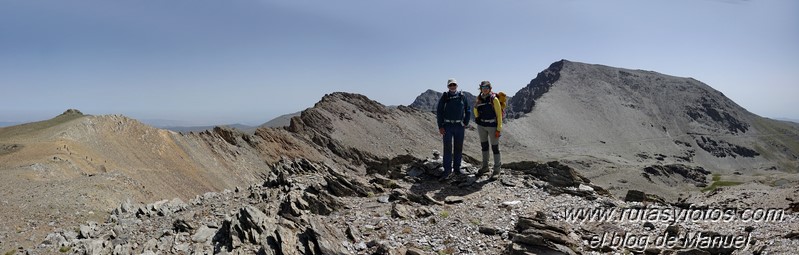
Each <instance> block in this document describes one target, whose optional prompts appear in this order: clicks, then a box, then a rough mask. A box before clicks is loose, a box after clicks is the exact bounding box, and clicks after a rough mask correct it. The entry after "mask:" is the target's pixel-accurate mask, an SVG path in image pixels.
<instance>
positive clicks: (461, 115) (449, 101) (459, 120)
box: [436, 91, 472, 128]
mask: <svg viewBox="0 0 799 255" xmlns="http://www.w3.org/2000/svg"><path fill="white" fill-rule="evenodd" d="M470 119H472V110H471V109H470V108H469V104H468V103H467V100H466V97H465V96H463V92H461V91H458V92H455V93H450V92H449V91H447V92H444V95H441V99H439V100H438V107H437V108H436V120H437V121H438V128H443V127H444V125H446V124H450V125H451V124H458V125H469V120H470Z"/></svg>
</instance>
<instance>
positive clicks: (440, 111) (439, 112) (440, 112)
mask: <svg viewBox="0 0 799 255" xmlns="http://www.w3.org/2000/svg"><path fill="white" fill-rule="evenodd" d="M444 93H447V92H444ZM444 96H445V95H442V96H441V98H439V99H438V106H437V107H436V123H437V124H438V128H439V129H441V128H444Z"/></svg>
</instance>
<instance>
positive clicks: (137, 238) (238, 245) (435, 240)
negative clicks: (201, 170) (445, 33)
mask: <svg viewBox="0 0 799 255" xmlns="http://www.w3.org/2000/svg"><path fill="white" fill-rule="evenodd" d="M464 165H465V167H464V168H463V170H464V171H465V172H467V174H468V173H474V172H476V169H475V168H474V167H472V166H471V165H469V164H467V163H465V164H464ZM506 166H507V167H508V169H505V170H504V171H505V174H504V175H503V176H502V177H501V178H499V180H496V181H489V180H487V178H486V177H481V178H477V177H475V176H474V175H460V176H456V177H454V178H453V179H451V180H449V181H446V182H443V183H441V182H438V181H435V180H436V179H437V177H438V176H440V174H441V171H442V168H441V163H440V159H436V158H429V159H426V160H416V159H409V160H405V162H402V164H399V165H397V166H395V167H389V168H386V169H384V171H382V172H381V173H377V174H370V175H367V176H358V175H355V174H348V172H347V171H348V170H342V169H336V168H334V167H331V166H328V165H324V164H316V163H313V162H310V161H307V160H303V159H299V160H283V161H281V162H279V163H278V164H277V165H275V167H273V170H272V171H271V172H270V173H268V174H267V175H266V177H265V180H264V181H263V183H259V184H257V185H252V186H249V187H246V188H236V189H235V190H225V191H223V192H219V193H206V194H204V195H202V196H197V197H196V198H194V199H191V200H190V201H188V202H183V201H181V200H180V199H174V200H171V201H169V200H164V201H159V202H155V203H152V204H147V205H143V204H138V205H135V204H132V203H130V202H127V203H123V204H122V205H120V206H119V208H117V209H115V210H114V211H113V212H112V213H111V216H110V217H109V218H108V220H107V221H106V222H103V223H98V222H89V223H87V224H84V225H81V226H79V227H78V226H76V227H75V228H74V229H61V230H58V231H56V232H54V233H51V234H50V235H48V236H47V238H46V240H44V241H43V242H42V243H41V245H39V246H37V247H36V248H33V249H29V250H24V251H22V250H21V251H19V252H20V253H27V254H45V253H57V252H61V253H71V254H217V253H223V254H605V253H624V254H629V253H644V254H789V253H792V252H795V251H796V250H795V249H796V247H799V241H797V238H799V234H798V233H797V229H799V217H797V215H799V214H797V212H796V210H797V208H793V210H790V209H791V208H784V209H785V210H784V211H785V215H784V216H783V217H782V220H781V221H780V222H776V223H775V222H759V223H754V222H742V221H731V222H709V221H708V222H704V221H699V222H681V221H680V222H672V223H668V222H663V221H657V220H651V221H648V222H647V221H635V220H632V218H633V217H627V218H626V220H622V221H617V222H608V221H604V222H603V221H596V220H594V221H592V220H590V219H589V220H585V219H588V218H590V217H577V218H573V217H570V216H569V215H568V214H567V213H566V212H567V211H568V210H569V209H579V208H594V209H597V208H599V209H608V210H612V209H617V210H623V209H627V210H628V211H629V210H634V209H645V208H658V207H660V208H699V209H701V208H706V207H707V206H706V205H702V204H691V203H692V201H688V200H687V199H686V200H682V201H678V202H675V203H672V204H666V203H665V202H664V201H657V200H659V199H652V198H653V196H648V195H646V194H645V193H643V192H631V193H630V194H629V196H628V197H627V198H626V200H630V201H622V200H619V199H616V198H613V197H611V196H610V195H609V193H608V192H607V191H605V190H604V189H602V188H601V187H598V186H596V185H593V184H591V183H590V180H588V179H586V178H584V177H582V176H580V175H579V174H577V173H576V172H575V171H574V170H573V169H571V168H570V167H568V166H566V165H562V164H560V163H558V162H549V163H546V164H542V163H536V162H518V163H511V164H507V165H506ZM721 192H723V191H721ZM717 193H718V192H717ZM755 199H756V198H755ZM703 206H704V207H703ZM697 234H699V235H700V236H702V235H704V236H724V235H739V236H744V237H743V238H745V239H743V240H745V241H742V242H743V243H739V244H742V247H738V248H734V247H733V248H730V247H727V248H725V247H709V246H707V245H702V243H700V241H702V240H704V239H699V237H698V236H697ZM664 235H671V236H677V237H678V241H675V242H676V243H679V244H685V245H679V244H678V245H672V246H669V247H666V246H657V245H656V244H655V243H652V244H650V245H640V244H642V243H641V240H643V239H642V238H640V237H644V236H651V237H653V238H655V237H657V236H664ZM625 236H626V238H625ZM633 236H637V237H639V238H638V239H636V240H630V237H633ZM614 237H615V238H614ZM686 239H687V241H686ZM637 244H638V245H637ZM731 246H732V244H731Z"/></svg>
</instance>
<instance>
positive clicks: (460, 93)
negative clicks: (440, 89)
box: [441, 91, 469, 110]
mask: <svg viewBox="0 0 799 255" xmlns="http://www.w3.org/2000/svg"><path fill="white" fill-rule="evenodd" d="M448 93H449V92H447V91H444V94H443V95H441V100H444V109H445V110H446V109H447V104H448V103H449V100H451V99H450V96H449V94H448ZM457 95H458V97H459V98H460V100H461V102H462V103H463V107H464V108H468V107H469V101H468V100H466V96H465V95H464V94H463V91H458V94H457Z"/></svg>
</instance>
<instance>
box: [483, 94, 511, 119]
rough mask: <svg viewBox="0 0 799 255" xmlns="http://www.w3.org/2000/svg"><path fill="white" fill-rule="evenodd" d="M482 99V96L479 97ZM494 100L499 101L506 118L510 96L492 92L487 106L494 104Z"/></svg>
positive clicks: (503, 116)
mask: <svg viewBox="0 0 799 255" xmlns="http://www.w3.org/2000/svg"><path fill="white" fill-rule="evenodd" d="M478 97H480V96H478ZM494 98H496V99H497V100H499V107H500V109H501V110H502V118H503V119H504V118H505V109H506V108H508V95H506V94H505V92H501V91H500V92H499V93H494V92H491V97H490V98H489V99H488V102H487V104H493V103H494Z"/></svg>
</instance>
